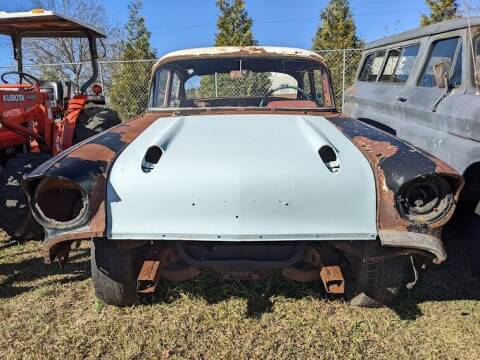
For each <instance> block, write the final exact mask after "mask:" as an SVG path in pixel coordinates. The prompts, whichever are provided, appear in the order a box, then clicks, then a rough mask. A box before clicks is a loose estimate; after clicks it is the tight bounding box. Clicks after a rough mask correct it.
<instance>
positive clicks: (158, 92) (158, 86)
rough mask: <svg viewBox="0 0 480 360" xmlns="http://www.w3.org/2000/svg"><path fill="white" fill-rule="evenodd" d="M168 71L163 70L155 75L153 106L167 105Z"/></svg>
mask: <svg viewBox="0 0 480 360" xmlns="http://www.w3.org/2000/svg"><path fill="white" fill-rule="evenodd" d="M167 81H168V71H167V70H162V71H160V72H158V73H157V74H156V75H155V79H154V80H153V88H152V106H156V107H164V106H165V89H166V87H167Z"/></svg>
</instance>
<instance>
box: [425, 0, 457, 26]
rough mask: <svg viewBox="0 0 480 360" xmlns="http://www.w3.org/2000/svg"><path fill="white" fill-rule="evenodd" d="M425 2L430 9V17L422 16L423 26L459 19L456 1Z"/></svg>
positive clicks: (435, 0) (434, 0)
mask: <svg viewBox="0 0 480 360" xmlns="http://www.w3.org/2000/svg"><path fill="white" fill-rule="evenodd" d="M425 2H426V3H427V5H428V6H429V7H430V15H425V14H423V15H422V18H421V19H420V25H422V26H427V25H430V24H435V23H438V22H442V21H445V20H450V19H454V18H457V17H459V15H458V3H457V1H456V0H426V1H425Z"/></svg>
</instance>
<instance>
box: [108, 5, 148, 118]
mask: <svg viewBox="0 0 480 360" xmlns="http://www.w3.org/2000/svg"><path fill="white" fill-rule="evenodd" d="M141 8H142V1H141V0H134V1H133V2H132V3H130V4H129V5H128V10H129V18H128V22H127V23H126V25H125V31H126V38H125V39H124V40H123V41H122V42H121V43H120V50H121V54H120V60H122V61H124V63H119V64H117V65H115V68H114V69H113V71H112V77H111V81H112V84H111V90H110V93H109V94H107V96H108V98H109V100H110V104H111V106H112V108H113V109H115V110H116V111H117V112H118V113H119V115H120V117H121V118H122V120H128V119H130V118H132V117H134V116H136V115H138V114H140V113H142V112H143V111H144V110H145V108H146V106H147V104H148V97H149V79H150V69H151V63H150V62H135V60H145V59H155V58H156V54H155V50H154V49H152V47H151V45H150V36H151V33H150V31H148V29H147V26H146V24H145V18H144V17H143V16H141V15H140V10H141Z"/></svg>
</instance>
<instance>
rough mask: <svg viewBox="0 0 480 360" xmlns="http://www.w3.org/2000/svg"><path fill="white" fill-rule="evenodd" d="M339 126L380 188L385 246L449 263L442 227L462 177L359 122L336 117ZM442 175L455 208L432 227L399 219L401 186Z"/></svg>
mask: <svg viewBox="0 0 480 360" xmlns="http://www.w3.org/2000/svg"><path fill="white" fill-rule="evenodd" d="M329 120H330V121H331V122H332V123H333V124H334V125H336V126H337V128H338V129H340V130H341V131H342V132H343V133H344V134H345V135H346V136H347V137H348V138H350V140H351V141H352V142H353V143H354V144H355V145H356V146H357V147H358V149H359V150H360V151H361V152H362V153H363V154H364V156H365V157H366V158H367V159H368V160H369V162H370V164H371V166H372V170H373V172H374V175H375V181H376V186H377V227H378V233H379V237H380V240H381V242H382V244H383V245H384V246H394V247H405V248H413V249H418V250H422V251H428V252H430V253H431V254H433V255H434V256H435V258H436V260H435V262H438V263H439V262H442V261H444V260H445V259H446V254H445V250H444V248H443V243H442V240H441V227H442V226H443V225H445V223H447V222H448V221H449V220H450V218H451V217H452V215H453V212H454V209H455V204H456V202H457V201H458V197H459V195H460V191H461V190H462V188H463V185H464V179H463V177H462V176H461V175H460V174H459V173H457V171H456V170H454V169H453V168H452V167H450V166H449V165H447V164H446V163H445V162H443V161H441V160H439V159H437V158H435V157H433V156H431V155H429V154H427V153H426V152H424V151H422V150H420V149H417V148H415V147H413V146H412V145H410V144H408V143H406V142H403V141H402V140H400V139H398V138H396V137H395V136H393V135H390V134H388V133H386V132H383V131H381V130H379V129H377V128H374V127H372V126H370V125H367V124H365V123H362V122H361V121H359V120H355V119H351V118H348V117H342V116H333V117H331V118H329ZM431 175H441V176H444V177H446V178H447V179H448V180H449V183H450V185H451V186H452V190H453V198H454V204H453V206H452V207H451V208H450V210H449V213H448V214H447V215H446V216H445V217H443V218H442V220H440V221H438V222H435V223H433V224H416V223H413V222H411V221H408V220H407V219H404V218H403V217H401V216H400V214H399V212H398V210H397V206H396V195H397V193H398V192H399V190H400V189H401V188H402V186H404V185H406V184H408V183H409V182H411V181H414V180H415V179H419V178H422V177H426V176H431Z"/></svg>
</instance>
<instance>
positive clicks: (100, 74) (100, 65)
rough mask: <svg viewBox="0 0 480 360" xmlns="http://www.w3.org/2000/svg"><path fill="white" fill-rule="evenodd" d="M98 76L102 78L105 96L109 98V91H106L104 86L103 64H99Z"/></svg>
mask: <svg viewBox="0 0 480 360" xmlns="http://www.w3.org/2000/svg"><path fill="white" fill-rule="evenodd" d="M98 74H99V77H100V85H101V86H102V89H103V96H105V97H107V90H106V89H105V85H104V84H103V66H102V63H101V62H99V63H98Z"/></svg>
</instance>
